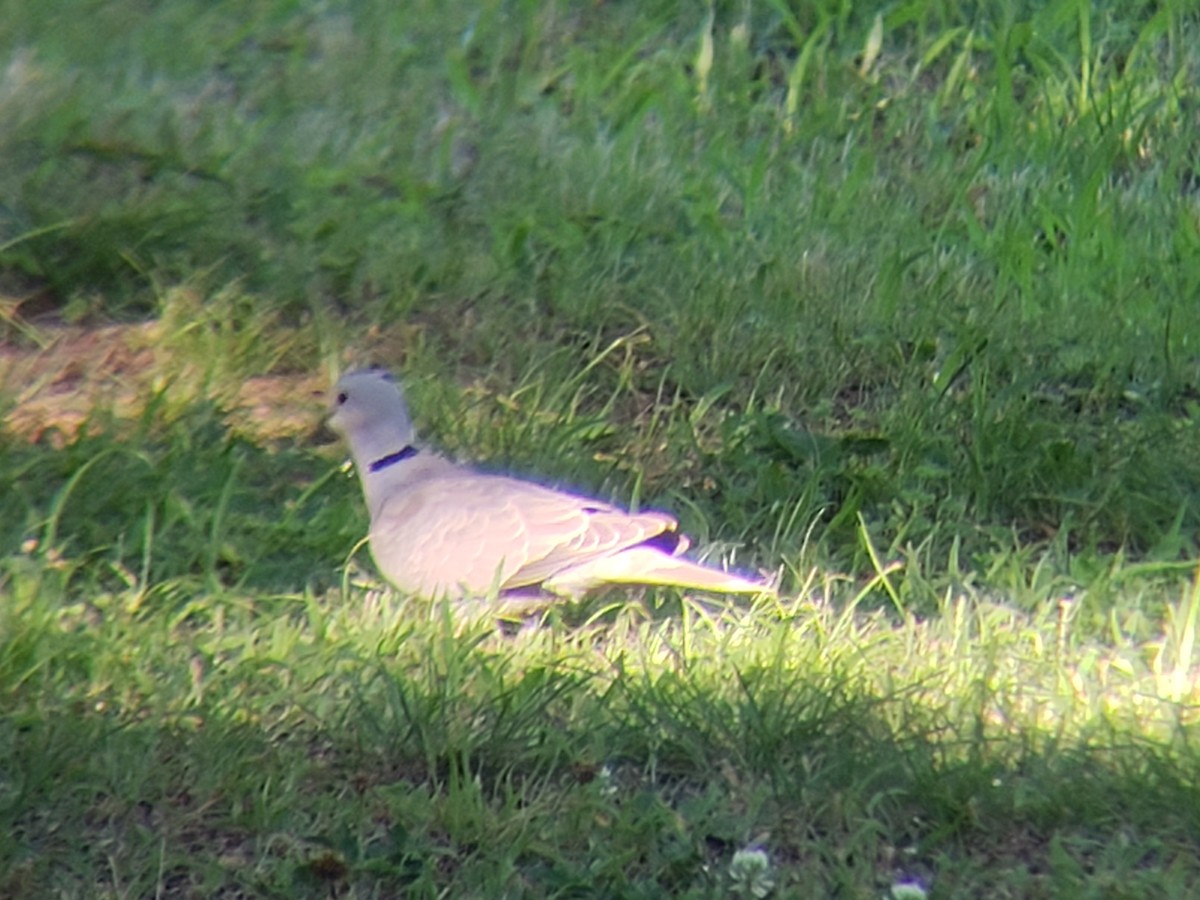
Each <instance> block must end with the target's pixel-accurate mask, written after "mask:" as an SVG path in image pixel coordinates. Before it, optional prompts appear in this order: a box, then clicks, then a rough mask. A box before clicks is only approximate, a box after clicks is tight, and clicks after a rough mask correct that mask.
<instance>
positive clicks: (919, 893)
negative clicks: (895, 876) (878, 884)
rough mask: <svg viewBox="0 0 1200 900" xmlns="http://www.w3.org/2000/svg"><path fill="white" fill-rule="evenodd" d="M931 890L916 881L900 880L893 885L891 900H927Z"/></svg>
mask: <svg viewBox="0 0 1200 900" xmlns="http://www.w3.org/2000/svg"><path fill="white" fill-rule="evenodd" d="M928 896H929V892H928V891H926V890H925V888H923V887H921V885H920V883H919V882H916V881H898V882H896V884H893V885H892V891H891V900H925V898H926V897H928Z"/></svg>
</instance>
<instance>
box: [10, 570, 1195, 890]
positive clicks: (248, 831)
mask: <svg viewBox="0 0 1200 900" xmlns="http://www.w3.org/2000/svg"><path fill="white" fill-rule="evenodd" d="M51 593H52V592H50V591H46V592H43V596H42V597H40V598H31V597H26V598H24V602H25V604H26V605H25V606H24V608H23V609H20V610H17V612H19V613H20V618H19V619H17V618H15V617H13V618H11V620H10V621H9V622H7V623H6V625H7V626H8V627H7V628H6V630H5V633H4V636H3V638H0V700H2V703H3V708H4V709H5V710H6V712H5V714H4V715H3V717H0V772H2V773H4V774H3V777H2V778H0V833H4V834H5V835H7V836H8V841H7V842H6V843H5V844H4V845H3V847H4V849H3V850H0V870H3V871H6V872H7V873H8V874H7V875H6V876H5V878H4V880H3V881H0V893H2V894H4V895H5V896H13V897H34V896H44V895H45V894H46V892H54V891H59V892H62V893H63V894H72V893H74V892H77V891H80V890H84V891H86V890H91V889H93V886H98V887H101V888H102V889H106V890H109V891H113V892H117V893H122V894H124V895H127V896H150V895H154V894H155V893H156V892H160V894H161V895H167V896H186V895H189V894H188V892H189V891H191V892H193V893H192V894H191V895H194V893H195V892H200V893H202V894H203V895H205V896H215V895H218V894H219V895H221V896H241V895H244V894H251V895H256V896H257V895H266V896H297V895H300V896H321V895H323V894H324V893H326V892H330V893H336V892H337V891H340V890H343V889H347V888H348V889H350V890H351V892H352V895H353V896H395V895H397V894H398V893H400V892H404V893H405V894H406V895H408V896H436V895H438V894H440V893H442V892H445V891H447V890H453V891H462V890H466V891H468V892H470V891H474V892H488V893H490V894H491V895H493V896H500V895H506V896H507V895H513V896H547V897H550V896H650V895H653V894H656V893H657V894H659V895H661V893H662V892H667V893H669V894H671V895H684V894H687V895H694V896H717V895H723V894H724V891H725V888H726V887H727V876H726V874H725V870H726V866H727V864H728V861H729V859H730V857H731V856H732V854H733V853H734V852H736V851H737V850H739V849H742V848H744V847H746V846H750V845H761V846H763V847H764V848H765V849H767V850H768V851H769V854H770V857H771V859H772V861H773V864H775V865H776V866H777V877H778V879H779V884H780V887H781V888H782V889H784V890H785V892H786V890H787V889H788V888H791V889H793V890H799V889H800V888H801V886H805V887H807V888H808V889H809V890H812V889H816V891H817V892H818V893H819V894H821V895H824V896H830V895H833V894H837V893H839V892H840V893H845V894H848V895H851V896H862V895H864V894H872V895H873V894H874V893H875V892H877V891H878V889H880V888H881V887H885V886H886V885H887V884H890V883H894V882H895V881H896V880H903V879H907V878H916V879H918V880H920V881H922V882H924V883H926V884H929V883H933V884H936V885H938V886H939V888H940V890H942V891H943V892H947V895H967V894H972V893H974V895H977V896H982V895H984V894H986V893H987V892H988V890H989V886H991V887H992V888H994V887H995V886H997V885H1003V886H1007V887H1006V888H1005V889H1006V890H1009V891H1010V892H1012V891H1016V892H1017V893H1018V894H1023V895H1034V896H1068V895H1078V893H1079V892H1080V891H1085V890H1087V889H1093V888H1096V887H1100V888H1101V889H1103V887H1104V885H1105V884H1108V885H1109V886H1120V887H1123V888H1126V889H1129V890H1133V891H1135V892H1137V891H1138V890H1143V889H1144V890H1149V891H1156V890H1157V891H1162V892H1163V893H1164V894H1166V895H1178V896H1184V895H1186V892H1187V891H1188V890H1191V889H1194V888H1195V887H1196V885H1197V884H1198V883H1200V867H1198V866H1197V864H1196V859H1197V854H1196V849H1197V847H1198V846H1200V796H1197V795H1198V793H1200V789H1198V788H1197V786H1196V785H1195V783H1194V779H1193V778H1192V777H1191V774H1190V773H1193V772H1194V771H1195V768H1196V764H1197V762H1198V760H1197V759H1196V754H1195V750H1194V747H1192V746H1191V745H1190V744H1189V743H1188V742H1187V741H1183V742H1182V743H1181V744H1180V745H1178V746H1175V747H1172V748H1168V747H1164V746H1162V745H1158V744H1154V743H1152V742H1149V741H1146V740H1139V739H1137V738H1134V737H1130V736H1122V735H1119V734H1111V735H1104V736H1096V737H1095V739H1094V740H1092V741H1091V742H1079V743H1063V744H1062V745H1058V746H1054V745H1048V744H1047V742H1046V740H1045V738H1044V736H1042V735H1034V734H1021V733H1019V732H1018V733H1017V734H1015V735H1014V736H1013V737H1012V738H1011V739H997V738H995V737H990V738H989V737H985V736H984V730H983V728H982V727H981V726H977V723H973V722H969V721H968V722H949V721H946V722H935V721H932V720H931V718H932V717H931V716H930V715H929V714H928V713H927V712H926V711H923V710H922V709H920V708H919V707H917V706H913V705H909V704H906V702H905V698H904V696H903V694H900V695H897V696H894V697H888V698H880V697H875V696H870V695H868V694H867V693H866V692H864V691H863V689H862V688H861V687H860V686H859V685H858V684H856V679H855V677H854V675H853V673H852V672H850V671H848V670H845V667H844V666H841V665H839V664H837V663H834V664H831V665H821V664H819V663H816V664H813V665H802V666H793V665H786V664H781V663H780V662H779V661H778V660H777V661H775V662H765V663H760V664H742V662H740V661H738V660H730V661H729V663H728V665H716V666H714V665H712V664H711V663H712V660H697V659H691V660H689V659H688V658H687V656H686V654H683V655H680V656H678V657H677V658H676V659H675V660H674V661H672V660H670V659H661V660H659V662H658V663H656V664H647V663H646V660H645V659H641V660H640V661H639V660H637V659H636V654H635V650H634V649H633V644H632V643H631V644H629V646H630V650H629V651H628V652H624V651H623V652H619V653H615V654H614V653H612V652H609V649H606V645H608V644H610V643H611V642H613V641H617V640H621V637H620V630H621V627H622V626H623V625H624V624H627V623H623V622H622V621H617V622H615V623H610V624H609V626H607V627H606V628H605V629H595V630H591V631H585V632H583V633H579V634H574V635H567V634H553V633H547V632H546V631H542V632H538V633H525V634H522V635H518V636H516V637H515V638H506V639H501V638H497V636H496V635H495V632H494V630H493V629H492V628H490V627H489V626H483V625H480V626H477V627H476V626H462V625H456V624H454V623H452V622H450V621H449V620H448V619H446V620H444V621H443V622H442V623H441V624H439V623H438V622H437V621H436V619H428V620H426V621H425V622H421V621H419V620H418V619H417V618H416V617H402V618H400V619H397V620H396V621H394V622H391V623H387V622H376V627H375V628H370V629H362V630H359V631H356V632H353V633H350V632H346V633H342V631H341V628H340V627H339V626H338V623H337V621H336V618H337V611H336V610H330V609H322V608H319V607H316V606H310V608H309V609H307V610H306V611H305V612H303V613H297V612H296V611H293V613H292V614H291V615H290V616H288V615H278V616H277V615H268V616H264V615H262V612H261V611H255V610H251V609H248V608H246V607H245V606H238V605H236V604H228V603H227V602H226V601H222V600H220V599H219V598H210V599H209V601H208V602H207V604H205V605H200V604H198V605H197V606H196V607H195V608H193V609H192V610H191V612H190V614H189V615H188V617H187V618H186V620H183V619H180V618H179V617H177V616H175V615H174V614H173V613H168V612H167V611H166V610H161V611H154V610H146V609H143V610H140V611H138V612H135V613H133V614H129V613H122V611H121V603H120V602H117V601H115V600H114V602H112V603H111V605H109V606H108V607H104V606H103V605H102V604H101V605H99V606H94V607H93V608H92V609H91V610H90V611H88V610H82V609H80V608H79V607H80V605H79V604H75V605H74V606H72V605H70V604H68V603H65V602H64V598H61V597H60V598H55V597H52V596H49V595H50V594H51ZM410 612H411V610H410ZM722 676H723V677H722ZM1185 736H1186V735H1185ZM39 892H40V893H39ZM222 892H223V893H222ZM980 892H983V893H980ZM1064 892H1065V893H1064Z"/></svg>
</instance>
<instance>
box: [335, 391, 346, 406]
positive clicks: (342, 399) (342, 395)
mask: <svg viewBox="0 0 1200 900" xmlns="http://www.w3.org/2000/svg"><path fill="white" fill-rule="evenodd" d="M346 399H347V398H346V392H345V391H342V392H341V393H339V394H338V395H337V404H338V406H341V405H342V404H343V403H345V402H346Z"/></svg>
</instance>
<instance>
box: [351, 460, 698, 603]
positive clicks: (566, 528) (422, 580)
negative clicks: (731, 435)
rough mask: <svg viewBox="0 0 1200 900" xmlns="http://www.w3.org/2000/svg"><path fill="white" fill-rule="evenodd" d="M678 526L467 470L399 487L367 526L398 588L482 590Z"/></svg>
mask: <svg viewBox="0 0 1200 900" xmlns="http://www.w3.org/2000/svg"><path fill="white" fill-rule="evenodd" d="M675 527H676V523H675V520H674V519H673V518H672V517H671V516H668V515H666V514H665V513H655V512H646V513H636V514H630V513H626V512H624V511H623V510H620V509H618V508H617V507H614V506H611V505H609V504H607V503H604V502H602V501H598V500H591V499H588V498H585V497H579V496H576V495H574V494H568V493H564V492H561V491H555V490H552V489H550V488H546V487H542V486H541V485H538V484H534V483H532V482H527V481H520V480H518V479H514V478H507V477H503V476H497V475H487V474H483V473H479V472H474V471H471V470H469V469H458V470H455V471H454V472H453V473H445V474H441V475H440V476H439V477H433V478H430V479H428V480H425V481H422V482H420V483H417V484H412V485H410V486H407V487H405V488H404V489H402V490H398V491H396V492H395V493H394V494H392V496H389V497H387V498H386V499H385V501H384V502H383V503H382V505H381V507H380V510H379V513H378V515H377V516H376V519H375V521H373V522H372V525H371V550H372V554H373V555H374V556H375V560H376V562H377V563H378V564H379V567H380V569H381V570H383V573H384V575H386V576H387V577H388V578H389V579H390V580H391V581H392V582H393V583H395V584H396V586H397V587H399V588H401V589H402V590H409V591H414V592H417V593H424V594H438V593H444V592H457V591H461V590H463V589H465V590H466V591H468V592H471V593H483V592H486V591H488V590H489V589H491V588H492V587H493V586H497V587H499V588H501V589H511V588H520V587H528V586H532V585H537V584H540V583H541V582H542V581H545V580H546V579H547V578H550V577H551V576H553V575H554V574H555V573H556V572H559V571H562V570H564V569H568V568H571V567H573V566H577V565H582V564H585V563H588V562H590V561H592V560H595V559H598V558H601V557H604V556H607V555H610V554H612V553H616V552H618V551H620V550H622V549H624V548H626V547H631V546H635V545H637V544H640V543H642V542H643V541H646V540H648V539H650V538H653V537H655V536H656V535H658V534H661V533H663V532H665V531H672V530H674V528H675Z"/></svg>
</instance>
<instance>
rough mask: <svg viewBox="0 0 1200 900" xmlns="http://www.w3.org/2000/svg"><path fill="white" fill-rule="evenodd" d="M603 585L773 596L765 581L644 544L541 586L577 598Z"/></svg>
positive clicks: (556, 576)
mask: <svg viewBox="0 0 1200 900" xmlns="http://www.w3.org/2000/svg"><path fill="white" fill-rule="evenodd" d="M603 584H646V585H664V586H672V587H681V588H692V589H693V590H699V591H712V592H713V593H718V594H773V593H775V589H774V588H773V587H771V585H769V584H766V583H765V582H762V581H751V580H750V579H748V578H743V577H742V576H740V575H734V574H732V573H731V572H723V571H721V570H720V569H711V568H709V567H708V566H702V565H700V564H699V563H695V562H692V561H691V560H687V559H683V558H682V557H679V556H672V555H670V554H668V553H664V552H662V551H661V550H658V549H656V548H654V547H650V546H645V545H639V546H636V547H629V548H628V549H625V550H622V551H620V552H619V553H614V554H613V555H612V556H605V557H602V558H600V559H595V560H591V561H589V562H586V563H584V564H583V565H580V566H575V567H573V568H570V569H567V570H566V571H564V572H559V573H557V574H556V575H555V576H554V577H553V578H551V579H549V580H547V581H545V582H543V584H542V586H543V587H544V588H546V589H548V590H551V591H553V592H554V593H556V594H568V595H579V594H582V593H585V592H586V591H589V590H591V589H592V588H596V587H599V586H600V585H603Z"/></svg>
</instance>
